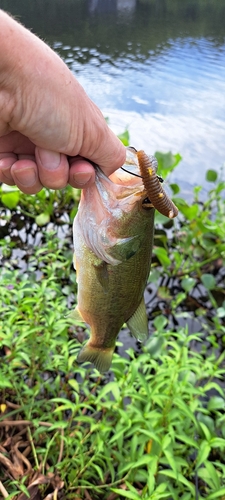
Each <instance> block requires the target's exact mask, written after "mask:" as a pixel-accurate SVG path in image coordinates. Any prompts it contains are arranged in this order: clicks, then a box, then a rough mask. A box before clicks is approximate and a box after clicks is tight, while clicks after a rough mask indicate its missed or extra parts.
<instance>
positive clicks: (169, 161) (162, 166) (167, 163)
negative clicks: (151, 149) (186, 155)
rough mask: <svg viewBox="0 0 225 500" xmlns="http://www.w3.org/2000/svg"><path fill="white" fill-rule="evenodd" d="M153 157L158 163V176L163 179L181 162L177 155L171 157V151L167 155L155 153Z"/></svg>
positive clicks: (180, 157)
mask: <svg viewBox="0 0 225 500" xmlns="http://www.w3.org/2000/svg"><path fill="white" fill-rule="evenodd" d="M155 157H156V159H157V161H158V171H159V174H160V175H161V176H162V177H163V178H164V179H165V178H166V177H167V175H168V173H169V172H172V171H173V170H174V168H175V167H176V166H177V165H178V163H179V162H180V161H181V160H182V156H180V154H179V153H177V154H175V155H173V154H172V153H171V151H169V152H168V153H161V152H160V151H156V152H155Z"/></svg>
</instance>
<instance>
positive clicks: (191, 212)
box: [179, 203, 199, 221]
mask: <svg viewBox="0 0 225 500" xmlns="http://www.w3.org/2000/svg"><path fill="white" fill-rule="evenodd" d="M179 209H180V212H182V214H183V215H184V216H185V217H186V218H187V219H188V220H190V221H193V220H195V219H196V218H197V217H198V214H199V205H198V203H194V204H193V205H191V206H190V207H189V206H188V205H180V206H179Z"/></svg>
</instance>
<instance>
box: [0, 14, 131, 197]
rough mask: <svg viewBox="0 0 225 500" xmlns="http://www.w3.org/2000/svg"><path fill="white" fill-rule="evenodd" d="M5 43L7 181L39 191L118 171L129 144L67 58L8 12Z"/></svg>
mask: <svg viewBox="0 0 225 500" xmlns="http://www.w3.org/2000/svg"><path fill="white" fill-rule="evenodd" d="M0 42H1V43H0V182H4V183H6V184H8V185H17V186H18V188H19V189H20V190H21V191H23V192H24V193H28V194H35V193H37V192H38V191H40V190H41V189H42V187H43V186H45V187H48V188H52V189H60V188H63V187H65V186H66V185H67V184H68V183H70V184H71V185H72V186H74V187H87V186H89V185H91V184H92V183H93V182H94V180H95V170H94V168H93V166H92V164H91V163H90V162H94V163H97V164H98V165H99V166H100V167H101V169H102V170H103V172H104V173H105V174H106V175H110V174H111V173H112V172H114V171H115V170H116V169H117V168H119V167H120V166H121V165H122V164H123V163H124V161H125V156H126V150H125V147H124V146H123V145H122V143H121V142H120V141H119V139H118V138H117V137H116V136H115V135H114V134H113V132H112V131H111V130H110V129H109V127H108V126H107V124H106V122H105V119H104V117H103V115H102V113H101V111H100V110H99V109H98V108H97V106H96V105H95V104H94V103H93V102H92V101H91V100H90V99H89V97H88V96H87V94H86V93H85V91H84V89H83V88H82V87H81V85H80V84H79V83H78V81H77V80H76V79H75V77H74V76H73V74H72V73H71V72H70V70H69V69H68V67H67V66H66V65H65V64H64V62H63V61H62V60H61V59H60V57H59V56H58V55H57V54H56V53H55V52H54V51H53V50H51V49H50V48H49V47H48V46H47V45H46V44H45V43H44V42H43V41H41V40H40V39H39V38H38V37H36V36H35V35H34V34H32V33H31V32H30V31H28V30H27V29H25V28H24V27H23V26H22V25H20V24H19V23H18V22H16V21H15V20H14V19H12V18H11V17H10V16H8V15H7V14H6V13H5V12H3V11H2V10H0ZM87 160H90V161H87Z"/></svg>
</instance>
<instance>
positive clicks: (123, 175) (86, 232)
mask: <svg viewBox="0 0 225 500" xmlns="http://www.w3.org/2000/svg"><path fill="white" fill-rule="evenodd" d="M125 166H126V169H128V168H129V170H131V172H132V173H127V172H124V171H123V170H122V169H119V170H117V171H116V172H115V173H114V174H112V175H111V176H110V178H108V177H106V176H105V175H104V174H103V172H102V171H101V170H100V169H99V168H98V167H96V182H95V184H93V185H92V186H90V187H88V188H86V189H83V191H82V194H81V201H80V204H79V209H78V212H77V215H76V217H75V219H74V225H73V238H74V267H75V269H76V272H77V283H78V297H77V302H78V304H77V307H76V309H75V311H73V312H72V314H71V316H72V317H74V318H75V319H77V320H80V321H84V322H85V323H87V324H88V325H90V328H91V335H90V339H89V341H88V342H87V343H86V345H85V346H84V347H83V348H82V349H81V351H80V353H79V354H78V358H77V361H78V363H82V362H84V361H89V362H92V363H94V365H95V367H96V368H97V369H98V370H99V371H100V372H104V371H107V370H108V369H109V368H110V365H111V360H112V355H113V352H114V349H115V343H116V339H117V336H118V333H119V331H120V329H121V327H122V325H123V324H124V323H127V326H128V328H129V329H130V331H131V333H132V335H133V336H134V337H136V338H137V339H139V340H141V341H143V340H145V339H146V338H147V336H148V321H147V315H146V309H145V304H144V298H143V294H144V289H145V286H146V282H147V279H148V275H149V272H150V265H151V256H152V246H153V236H154V234H153V233H154V212H155V209H154V207H153V206H152V204H151V202H150V200H149V199H148V198H146V191H145V188H144V185H143V182H142V179H141V178H139V177H134V175H133V173H134V171H136V172H138V171H139V169H138V158H137V152H136V151H135V150H133V149H132V148H127V158H126V162H125V165H124V167H125Z"/></svg>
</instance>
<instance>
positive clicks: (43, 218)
mask: <svg viewBox="0 0 225 500" xmlns="http://www.w3.org/2000/svg"><path fill="white" fill-rule="evenodd" d="M35 222H36V224H37V225H38V226H45V225H46V224H48V223H49V222H50V215H49V213H47V212H43V213H42V214H40V215H37V217H35Z"/></svg>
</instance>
